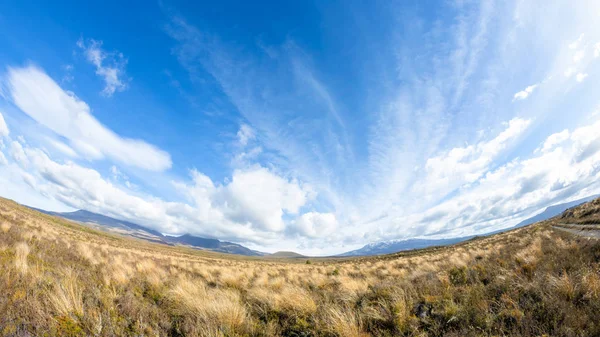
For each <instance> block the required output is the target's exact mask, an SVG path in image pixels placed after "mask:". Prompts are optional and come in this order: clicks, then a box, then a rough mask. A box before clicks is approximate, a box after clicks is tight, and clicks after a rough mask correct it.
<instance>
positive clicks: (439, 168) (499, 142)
mask: <svg viewBox="0 0 600 337" xmlns="http://www.w3.org/2000/svg"><path fill="white" fill-rule="evenodd" d="M530 123H531V121H530V120H526V119H522V118H513V119H512V120H510V121H509V122H508V123H506V129H505V130H504V131H502V132H501V133H500V134H498V136H496V137H495V138H493V139H491V140H488V141H481V142H479V143H477V144H475V145H468V146H465V147H457V148H453V149H452V150H450V151H448V152H446V153H443V154H441V155H439V156H436V157H432V158H429V159H428V160H427V163H426V165H425V170H426V172H427V176H426V177H425V179H424V183H423V185H422V187H423V188H424V189H425V192H426V193H428V194H441V195H439V197H443V196H444V194H445V193H448V192H450V191H451V190H453V189H455V188H457V187H460V186H462V185H463V184H468V183H472V182H475V181H476V180H477V179H479V178H480V177H482V176H483V175H484V174H485V173H486V172H487V171H488V169H489V165H490V164H491V163H492V162H493V161H494V160H495V159H496V157H497V156H498V155H499V154H500V153H501V152H502V151H503V150H505V149H506V148H507V147H508V146H509V145H510V144H511V142H515V141H516V139H517V138H518V137H519V136H520V135H521V134H522V133H523V132H524V131H525V130H526V129H527V127H528V126H529V125H530Z"/></svg>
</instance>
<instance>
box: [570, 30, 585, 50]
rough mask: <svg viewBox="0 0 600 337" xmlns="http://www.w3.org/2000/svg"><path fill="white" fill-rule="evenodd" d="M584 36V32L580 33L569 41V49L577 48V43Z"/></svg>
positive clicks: (578, 43)
mask: <svg viewBox="0 0 600 337" xmlns="http://www.w3.org/2000/svg"><path fill="white" fill-rule="evenodd" d="M584 37H585V34H584V33H582V34H581V35H579V37H578V38H577V40H575V41H573V42H571V43H569V49H577V48H579V45H580V43H581V42H582V41H583V38H584Z"/></svg>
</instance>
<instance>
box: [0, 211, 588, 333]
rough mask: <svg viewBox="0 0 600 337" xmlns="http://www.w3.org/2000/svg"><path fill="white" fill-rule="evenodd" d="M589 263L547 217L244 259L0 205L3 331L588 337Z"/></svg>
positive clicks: (575, 240)
mask: <svg viewBox="0 0 600 337" xmlns="http://www.w3.org/2000/svg"><path fill="white" fill-rule="evenodd" d="M588 210H589V208H588ZM588 214H592V215H593V214H595V213H593V212H591V213H590V212H588ZM599 261H600V245H599V244H598V242H597V241H595V240H588V239H585V238H580V237H576V236H572V235H570V234H566V233H563V232H561V231H558V230H554V229H553V228H552V226H550V225H548V224H538V225H533V226H529V227H527V228H523V229H519V230H515V231H511V232H508V233H504V234H499V235H495V236H492V237H486V238H480V239H477V240H472V241H469V242H466V243H463V244H459V245H456V246H452V247H446V248H431V249H425V250H422V251H414V252H405V253H400V254H395V255H390V256H381V257H369V258H346V259H331V258H329V259H320V258H311V259H310V263H306V261H304V260H268V259H257V258H244V257H239V256H226V255H222V254H214V253H210V252H202V251H196V250H191V249H187V248H179V247H169V246H164V245H158V244H151V243H144V242H140V241H138V240H135V241H134V240H131V239H126V238H121V237H118V236H114V235H109V234H106V233H101V232H96V231H93V230H90V229H89V228H86V227H83V226H80V225H77V224H74V223H71V222H67V221H63V220H60V219H57V218H53V217H49V216H46V215H42V214H39V213H37V212H34V211H32V210H29V209H27V208H24V207H21V206H18V205H16V204H14V203H12V202H10V201H6V200H4V199H0V268H1V270H2V271H3V272H2V273H0V289H1V290H2V293H0V312H1V313H3V314H2V315H0V335H1V336H14V335H17V336H19V335H23V336H25V335H34V336H44V335H46V336H59V335H64V336H133V335H137V336H402V335H406V336H427V335H432V336H441V335H451V336H465V335H474V336H479V335H530V336H539V335H544V334H546V335H552V336H561V335H564V336H571V335H573V336H575V335H577V336H595V335H600V323H599V322H600V274H599V271H600V263H599Z"/></svg>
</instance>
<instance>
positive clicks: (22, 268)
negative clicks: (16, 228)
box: [15, 242, 29, 273]
mask: <svg viewBox="0 0 600 337" xmlns="http://www.w3.org/2000/svg"><path fill="white" fill-rule="evenodd" d="M28 255H29V246H28V245H27V243H25V242H18V243H17V244H15V266H16V268H17V270H18V271H19V272H21V273H26V272H27V269H28V265H27V256H28Z"/></svg>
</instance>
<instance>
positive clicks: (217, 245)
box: [32, 207, 265, 256]
mask: <svg viewBox="0 0 600 337" xmlns="http://www.w3.org/2000/svg"><path fill="white" fill-rule="evenodd" d="M32 208H33V207H32ZM33 209H35V210H36V211H39V212H42V213H46V214H49V215H53V216H58V217H61V218H65V219H68V220H72V221H75V222H79V223H81V224H84V225H87V226H91V227H93V228H97V229H100V230H105V231H110V232H115V233H118V234H122V235H127V236H131V237H135V238H138V239H143V240H147V241H152V242H158V243H162V244H167V245H175V244H179V245H186V246H190V247H192V248H198V249H204V250H210V251H213V252H219V253H227V254H238V255H246V256H263V255H265V253H262V252H258V251H255V250H251V249H249V248H246V247H244V246H242V245H239V244H237V243H233V242H227V241H220V240H217V239H208V238H201V237H197V236H193V235H189V234H185V235H182V236H178V237H177V236H166V235H162V233H160V232H158V231H155V230H152V229H149V228H146V227H144V226H140V225H138V224H135V223H132V222H128V221H123V220H118V219H115V218H111V217H108V216H105V215H101V214H96V213H92V212H89V211H85V210H78V211H75V212H51V211H46V210H43V209H38V208H33Z"/></svg>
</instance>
